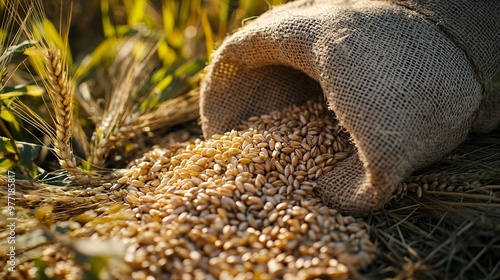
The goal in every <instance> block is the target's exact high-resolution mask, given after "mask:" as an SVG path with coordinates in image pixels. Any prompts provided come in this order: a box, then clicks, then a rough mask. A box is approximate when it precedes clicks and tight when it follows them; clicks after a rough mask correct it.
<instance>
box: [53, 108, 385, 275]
mask: <svg viewBox="0 0 500 280" xmlns="http://www.w3.org/2000/svg"><path fill="white" fill-rule="evenodd" d="M352 150H353V146H352V145H351V144H350V143H349V140H348V135H347V133H345V132H344V131H343V130H342V129H341V128H340V127H339V125H338V124H337V123H336V121H335V119H334V117H333V116H332V115H331V113H330V112H329V111H328V110H327V109H326V107H325V105H324V102H323V101H321V100H315V101H310V102H308V103H307V105H304V106H300V107H299V106H293V107H292V108H287V109H285V110H283V111H276V112H272V113H270V114H269V115H264V116H260V117H253V118H250V119H249V120H248V121H246V122H244V123H243V125H242V126H241V127H240V128H239V130H238V131H231V132H228V133H225V134H223V135H214V136H213V137H211V138H210V139H207V140H206V141H202V140H197V141H195V142H192V143H187V144H183V145H173V146H170V148H169V149H154V150H152V151H151V152H149V153H147V154H145V155H144V156H143V157H142V158H141V159H138V160H136V164H135V165H134V166H133V167H132V168H130V169H129V170H128V171H127V172H126V173H125V174H124V176H123V177H122V178H120V179H118V181H117V183H116V184H115V185H114V186H113V187H112V188H113V189H123V188H125V190H126V193H127V195H126V197H125V198H124V201H125V203H126V204H127V206H128V207H126V208H125V209H124V210H121V211H119V212H118V213H114V214H110V215H109V217H107V221H109V222H106V223H102V222H100V223H93V222H89V223H87V224H85V225H84V226H83V227H80V228H77V229H75V230H73V231H72V232H71V233H70V235H71V236H73V237H91V238H95V239H101V238H110V237H115V238H119V239H121V240H122V241H124V242H125V243H126V244H127V247H128V250H127V253H126V255H125V263H126V264H127V265H128V267H127V269H124V270H123V271H121V272H119V273H123V274H124V275H125V274H126V275H130V276H131V278H133V279H149V278H148V277H154V278H156V279H167V278H171V279H181V278H182V279H191V278H195V279H215V278H219V279H233V278H235V279H256V278H258V279H281V278H287V279H293V278H298V279H312V278H315V277H327V278H340V279H345V278H348V277H349V275H350V273H352V272H354V271H356V270H357V269H361V268H363V267H365V266H366V265H367V264H369V263H370V262H371V260H372V259H373V258H374V255H375V248H374V246H373V244H372V243H371V242H370V240H369V238H368V235H367V230H368V226H367V225H366V224H365V223H364V222H362V221H361V220H357V219H354V218H352V217H349V216H342V215H341V214H340V213H338V212H337V211H336V210H333V209H330V208H328V207H326V206H324V205H323V204H322V203H321V200H320V199H319V198H318V197H316V196H315V194H314V192H313V189H314V187H315V183H314V180H315V179H316V178H318V177H319V176H321V174H322V173H324V172H327V171H331V170H333V169H334V168H335V167H334V166H335V163H336V162H337V161H339V160H342V159H344V158H345V157H347V156H348V154H349V153H350V152H351V151H352ZM124 217H128V218H124ZM49 251H50V253H51V254H52V255H53V256H52V258H50V257H49V256H46V257H45V264H46V265H48V266H49V267H54V266H57V263H58V260H59V259H61V258H62V255H61V256H56V255H55V254H54V250H53V249H52V250H50V249H47V250H46V252H49ZM64 261H65V264H68V262H67V259H65V260H64ZM59 266H60V268H59V270H58V271H59V272H61V271H70V269H69V268H63V267H62V266H61V264H60V265H59ZM51 273H52V275H56V276H61V275H62V274H64V273H57V271H56V272H55V271H54V269H52V270H51ZM116 273H117V272H116V271H115V274H116ZM73 275H78V273H76V274H75V273H74V272H73ZM151 279H153V278H151Z"/></svg>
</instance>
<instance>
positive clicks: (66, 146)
mask: <svg viewBox="0 0 500 280" xmlns="http://www.w3.org/2000/svg"><path fill="white" fill-rule="evenodd" d="M44 60H45V61H44V62H45V70H46V73H47V76H48V82H47V83H46V87H47V91H48V94H49V97H50V100H51V101H52V105H53V106H52V107H53V110H54V122H55V137H53V138H51V140H52V144H53V146H54V152H55V154H56V156H57V157H58V159H59V164H60V165H61V167H62V168H64V169H65V170H66V171H67V172H68V175H69V176H70V179H71V180H72V181H75V182H76V183H78V184H88V183H89V181H90V179H89V177H88V175H87V174H84V172H83V171H82V170H81V169H80V168H79V167H78V166H77V165H76V158H75V156H74V154H73V149H72V148H71V144H70V140H71V135H72V131H73V110H74V103H73V87H72V85H71V82H70V80H69V78H68V74H67V71H66V67H65V66H64V61H63V59H62V58H61V52H60V50H58V49H50V48H48V49H46V50H45V51H44Z"/></svg>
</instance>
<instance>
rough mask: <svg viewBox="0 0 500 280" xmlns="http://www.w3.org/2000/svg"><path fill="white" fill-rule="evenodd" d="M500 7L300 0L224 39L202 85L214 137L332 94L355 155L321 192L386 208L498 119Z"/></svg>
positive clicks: (327, 197) (206, 123) (339, 202)
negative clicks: (492, 89) (406, 184)
mask: <svg viewBox="0 0 500 280" xmlns="http://www.w3.org/2000/svg"><path fill="white" fill-rule="evenodd" d="M499 30H500V1H497V0H492V1H485V0H483V1H468V0H447V1H434V0H426V1H420V0H419V1H367V0H359V1H335V0H325V1H310V0H309V1H296V2H292V3H288V4H285V5H282V6H279V7H277V8H274V9H272V10H270V11H268V12H267V13H265V14H263V15H262V16H260V17H258V18H257V19H255V20H253V21H252V22H250V23H249V24H248V25H246V26H244V27H243V28H241V29H240V30H238V31H237V32H236V33H234V34H233V35H231V36H229V37H228V38H226V40H225V41H224V42H223V43H222V45H221V46H220V47H219V48H218V49H217V50H216V51H215V53H214V55H213V58H212V62H211V64H210V65H209V66H208V67H207V73H206V76H205V78H204V80H203V83H202V88H201V104H200V105H201V108H200V113H201V124H202V128H203V132H204V135H205V137H208V136H210V135H212V134H215V133H222V132H225V131H228V130H231V129H233V128H236V127H237V125H238V124H239V123H240V121H242V120H244V119H246V118H248V117H250V116H255V115H261V114H265V113H269V112H270V111H272V110H276V109H281V108H283V107H285V106H287V105H290V104H293V103H302V102H304V100H306V99H308V98H310V96H311V95H313V94H317V93H322V94H323V95H324V96H325V99H326V102H328V105H329V108H330V110H331V111H332V112H333V113H334V114H335V117H336V118H338V120H339V122H340V124H341V125H342V126H343V127H344V128H346V130H347V131H348V132H349V133H350V135H351V138H352V141H353V142H354V144H355V146H356V153H354V154H353V155H352V156H351V157H349V158H348V159H346V160H345V161H343V162H340V163H339V164H338V166H336V168H335V169H334V170H333V171H331V172H330V173H327V174H325V175H323V177H322V178H320V179H319V180H318V181H317V182H318V187H317V194H318V195H319V196H321V198H322V200H323V201H324V202H325V203H326V204H327V205H329V206H331V207H334V208H337V209H339V210H341V211H342V212H344V213H350V214H358V215H363V214H366V213H368V212H369V211H371V210H374V209H379V208H380V207H382V206H383V205H384V203H386V202H387V201H388V200H389V198H390V196H391V194H392V193H393V192H394V190H395V188H396V186H397V184H398V183H399V182H400V181H401V180H402V179H404V177H405V176H408V175H409V174H410V173H411V172H412V171H414V170H416V169H417V168H420V167H422V166H424V165H426V164H429V163H431V162H433V161H435V160H437V159H439V158H441V157H442V156H443V155H445V154H446V153H448V152H449V151H450V150H452V149H453V148H454V147H456V146H457V145H458V144H459V143H460V142H462V141H463V140H464V139H465V137H466V136H467V134H468V133H469V132H470V131H471V130H472V129H474V130H475V131H477V132H488V131H489V130H491V129H493V128H494V127H496V126H497V125H498V123H499V120H500V113H499V112H500V108H499V103H500V102H499V101H500V98H499V96H498V94H497V95H493V94H488V92H489V91H488V83H489V82H490V80H491V79H492V77H493V76H494V75H495V74H497V73H498V72H499V71H500V36H498V32H499Z"/></svg>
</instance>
